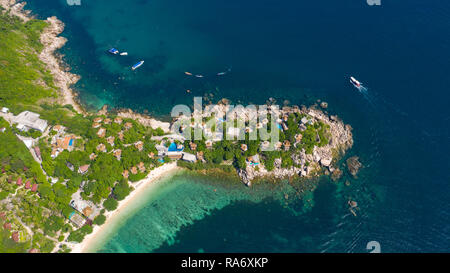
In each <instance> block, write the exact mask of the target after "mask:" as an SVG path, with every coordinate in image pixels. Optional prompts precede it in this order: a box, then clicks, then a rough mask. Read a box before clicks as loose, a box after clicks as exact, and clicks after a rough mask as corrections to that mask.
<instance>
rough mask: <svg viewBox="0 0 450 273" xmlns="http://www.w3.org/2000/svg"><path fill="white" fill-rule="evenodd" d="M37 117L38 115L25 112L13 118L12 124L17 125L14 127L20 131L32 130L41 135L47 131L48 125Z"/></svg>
mask: <svg viewBox="0 0 450 273" xmlns="http://www.w3.org/2000/svg"><path fill="white" fill-rule="evenodd" d="M39 117H40V115H39V114H36V113H33V112H30V111H25V112H22V113H20V114H19V115H18V116H16V117H15V118H14V123H17V126H16V127H17V129H19V130H21V131H28V130H30V129H33V130H37V131H40V132H41V133H43V132H44V131H45V129H47V126H48V124H47V121H46V120H43V119H40V118H39Z"/></svg>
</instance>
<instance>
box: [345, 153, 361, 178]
mask: <svg viewBox="0 0 450 273" xmlns="http://www.w3.org/2000/svg"><path fill="white" fill-rule="evenodd" d="M361 167H362V164H361V162H359V157H357V156H353V157H350V158H349V159H347V168H348V171H349V172H350V174H351V175H352V176H353V177H355V178H356V176H357V175H358V173H359V170H360V169H361Z"/></svg>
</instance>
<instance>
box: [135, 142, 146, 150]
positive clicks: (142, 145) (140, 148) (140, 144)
mask: <svg viewBox="0 0 450 273" xmlns="http://www.w3.org/2000/svg"><path fill="white" fill-rule="evenodd" d="M134 147H136V149H138V150H139V151H142V150H143V149H144V143H143V142H142V141H138V142H136V143H135V144H134Z"/></svg>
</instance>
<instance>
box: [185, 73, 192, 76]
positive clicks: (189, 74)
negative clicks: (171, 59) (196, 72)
mask: <svg viewBox="0 0 450 273" xmlns="http://www.w3.org/2000/svg"><path fill="white" fill-rule="evenodd" d="M184 74H186V75H188V76H192V73H191V72H184Z"/></svg>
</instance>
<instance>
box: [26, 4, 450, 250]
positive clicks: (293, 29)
mask: <svg viewBox="0 0 450 273" xmlns="http://www.w3.org/2000/svg"><path fill="white" fill-rule="evenodd" d="M381 2H382V5H381V6H380V7H374V6H369V5H367V4H366V1H363V0H361V1H350V0H341V1H331V0H328V1H326V0H324V1H300V0H297V1H294V0H286V1H281V2H280V1H275V0H259V1H256V0H247V1H238V0H228V1H222V0H215V1H207V0H196V1H191V0H177V1H175V0H164V1H163V0H147V1H145V0H130V1H118V0H110V1H88V0H82V1H81V6H68V5H67V3H66V1H62V0H61V1H45V0H34V1H29V7H30V8H32V9H33V11H34V12H35V13H36V14H38V15H39V16H40V17H45V16H51V15H57V16H58V17H59V18H60V19H62V20H63V21H64V22H65V23H66V26H67V28H66V31H65V32H64V34H63V35H64V36H66V37H68V39H69V42H68V43H67V46H66V47H65V48H63V49H62V50H61V53H62V54H64V55H65V60H66V62H67V63H68V64H69V65H70V66H71V67H72V68H73V72H75V73H78V74H80V75H81V76H82V80H81V81H80V82H79V83H78V84H77V85H76V86H75V89H76V90H77V91H78V92H79V93H80V99H81V101H82V103H83V104H84V105H86V106H88V107H90V108H92V109H97V108H99V107H101V106H102V105H103V104H104V103H107V104H109V105H111V106H113V107H130V108H132V109H136V110H138V111H142V112H144V111H148V112H149V113H151V114H153V115H155V116H158V117H164V116H166V115H168V113H169V112H170V110H171V108H172V107H173V106H174V105H175V104H178V103H186V104H192V97H193V96H194V95H200V96H203V95H205V94H208V96H209V97H211V96H210V94H212V99H213V100H218V99H221V98H222V97H226V98H229V99H231V100H232V101H233V102H242V103H250V102H253V103H262V102H264V101H266V100H267V99H268V98H269V97H274V98H276V99H277V101H278V102H279V103H283V102H284V101H285V100H289V101H290V102H291V103H293V104H311V103H314V102H315V101H316V100H317V99H321V100H324V101H327V102H329V104H330V108H329V112H330V113H332V114H338V115H339V116H340V117H342V118H343V119H344V121H345V122H346V123H349V124H351V125H352V126H353V128H354V138H355V146H354V148H353V149H352V151H351V152H350V154H349V156H350V155H354V154H356V155H358V156H360V158H361V161H362V162H363V164H364V166H365V168H364V169H363V170H362V171H361V173H360V175H359V178H358V179H353V178H350V177H348V175H346V176H345V177H344V178H343V179H342V180H341V181H340V182H339V183H337V184H333V183H331V182H329V181H327V179H326V178H324V179H323V180H322V181H321V182H320V183H319V184H318V185H319V186H318V188H317V189H316V190H315V191H314V192H313V193H312V194H311V196H309V197H308V198H306V199H308V200H309V199H310V200H312V201H311V202H305V200H306V199H305V198H297V199H296V200H294V199H293V200H291V201H289V202H288V205H286V204H284V201H283V198H284V195H281V197H280V196H276V197H275V198H264V197H266V193H267V192H269V193H274V192H277V191H273V192H271V191H267V189H260V190H259V189H256V188H255V189H254V191H260V192H261V194H259V195H258V198H256V200H255V199H254V196H253V195H252V194H251V192H246V191H247V189H245V188H243V187H238V188H236V189H235V188H234V187H231V189H230V187H229V186H225V187H221V188H220V190H219V191H217V192H219V193H220V194H217V193H216V192H213V191H211V187H212V186H211V184H220V183H221V182H222V183H223V181H216V179H212V178H211V179H199V178H198V177H191V176H183V177H178V178H174V179H173V181H171V182H170V183H167V185H171V186H167V191H163V192H161V194H158V195H157V196H156V197H152V199H151V200H149V203H148V204H146V205H145V206H143V207H142V209H141V210H138V211H137V212H136V213H135V214H134V215H133V217H131V218H130V219H129V220H128V221H127V223H126V224H125V225H124V226H123V228H119V229H118V230H117V232H116V233H115V234H114V235H113V236H112V237H111V239H110V241H108V242H106V244H105V245H104V246H103V247H102V248H101V249H100V251H102V252H111V251H126V252H147V251H154V252H186V251H189V252H191V251H192V252H197V251H200V252H201V251H205V252H220V251H230V252H233V251H239V252H246V251H255V252H259V251H274V252H275V251H277V252H327V251H328V252H366V251H367V250H366V244H367V243H368V242H369V241H378V242H380V244H381V250H382V251H385V252H421V251H436V252H444V251H448V240H449V238H450V227H449V224H448V223H449V220H450V210H449V206H448V203H449V201H450V194H449V192H450V191H449V182H450V175H449V173H448V170H449V169H450V163H449V162H450V160H449V156H448V154H449V152H450V142H449V141H450V132H449V128H450V111H449V110H448V106H447V104H448V102H449V101H450V96H449V95H448V90H449V87H450V83H449V79H450V78H449V77H448V71H450V53H449V49H450V35H449V30H450V15H449V14H450V3H449V2H448V1H444V0H431V1H425V2H424V1H419V0H409V1H406V0H399V1H388V0H385V1H383V0H381ZM110 47H116V48H118V49H119V50H121V51H127V52H128V53H129V56H126V57H125V56H122V57H119V56H111V55H109V54H107V53H106V51H107V50H108V49H109V48H110ZM139 60H145V64H144V66H142V67H141V68H139V69H138V70H137V71H135V72H131V71H130V67H131V65H133V64H134V63H136V62H137V61H139ZM228 69H231V71H230V72H229V73H228V74H226V75H225V76H222V77H218V76H215V74H216V73H218V72H222V71H227V70H228ZM185 71H189V72H192V73H194V74H202V75H205V77H204V78H201V79H200V78H192V77H188V76H186V75H185V74H184V72H185ZM350 75H353V76H355V77H356V78H357V79H359V80H361V81H362V82H363V83H364V84H365V86H366V87H368V90H367V92H365V93H359V92H358V91H357V90H355V89H354V88H353V87H352V86H351V85H350V84H349V83H348V77H349V76H350ZM187 89H189V90H191V91H192V92H191V93H190V94H188V93H186V90H187ZM346 180H349V181H350V182H351V186H350V187H346V186H343V183H344V182H345V181H346ZM217 188H219V187H217ZM270 195H271V194H269V196H270ZM194 197H195V198H194ZM349 197H351V198H353V199H355V200H356V201H357V202H358V204H359V207H360V210H359V211H358V212H357V214H358V217H353V216H352V215H351V214H350V212H349V211H348V209H347V200H348V198H349ZM304 204H306V205H307V209H305V207H304ZM311 206H312V207H311Z"/></svg>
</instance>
